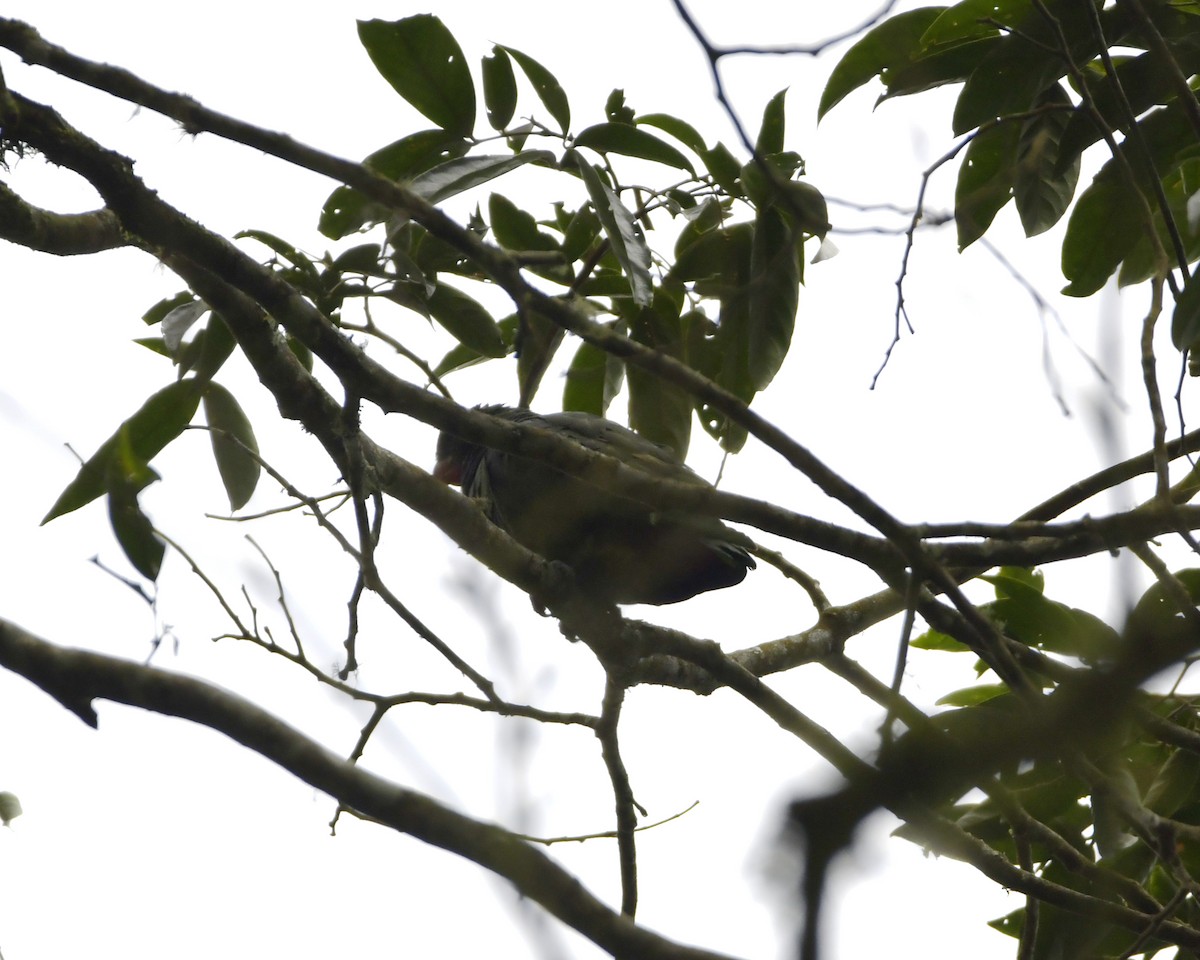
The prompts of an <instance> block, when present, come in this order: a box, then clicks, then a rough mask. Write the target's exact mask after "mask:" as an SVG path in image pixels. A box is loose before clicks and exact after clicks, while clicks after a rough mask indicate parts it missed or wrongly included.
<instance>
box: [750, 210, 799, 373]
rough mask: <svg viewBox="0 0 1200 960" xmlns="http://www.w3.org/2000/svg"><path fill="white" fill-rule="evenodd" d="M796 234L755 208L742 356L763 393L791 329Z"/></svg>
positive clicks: (771, 214) (796, 278)
mask: <svg viewBox="0 0 1200 960" xmlns="http://www.w3.org/2000/svg"><path fill="white" fill-rule="evenodd" d="M797 240H798V238H797V232H796V231H795V230H794V229H793V228H792V227H791V226H790V225H789V224H788V223H787V222H786V220H785V219H784V217H783V216H782V215H781V214H780V213H779V211H778V210H776V209H775V208H773V207H771V208H768V209H766V210H760V211H759V214H758V216H757V217H756V218H755V221H754V240H753V243H752V244H751V248H750V282H749V288H750V308H749V315H748V320H749V328H748V330H747V335H748V339H747V344H746V356H747V367H748V371H747V372H748V375H749V381H750V384H751V385H752V386H753V388H754V390H755V391H759V390H764V389H766V387H767V385H768V384H769V383H770V382H771V381H772V380H773V379H774V377H775V374H776V373H778V372H779V368H780V367H781V366H782V365H783V359H784V357H786V356H787V352H788V348H789V347H790V346H791V344H792V333H793V331H794V330H795V327H796V307H797V305H798V303H799V285H800V258H799V257H798V256H797V253H798V250H799V244H798V242H797Z"/></svg>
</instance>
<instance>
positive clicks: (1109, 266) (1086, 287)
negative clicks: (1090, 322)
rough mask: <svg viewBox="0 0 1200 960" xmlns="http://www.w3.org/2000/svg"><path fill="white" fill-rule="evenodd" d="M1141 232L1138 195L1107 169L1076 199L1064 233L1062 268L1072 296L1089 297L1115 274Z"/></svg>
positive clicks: (1067, 290)
mask: <svg viewBox="0 0 1200 960" xmlns="http://www.w3.org/2000/svg"><path fill="white" fill-rule="evenodd" d="M1140 232H1141V214H1140V208H1139V204H1138V201H1137V199H1136V198H1135V197H1134V196H1133V195H1131V193H1130V190H1129V187H1127V186H1126V185H1125V184H1124V183H1123V182H1122V181H1120V180H1119V179H1117V177H1116V175H1115V171H1114V175H1113V176H1106V175H1104V173H1101V175H1099V176H1097V177H1096V179H1095V180H1093V181H1092V184H1091V186H1089V187H1088V188H1087V189H1086V190H1084V191H1083V192H1082V193H1081V194H1080V195H1079V199H1078V200H1077V201H1076V202H1075V209H1074V210H1072V211H1071V216H1070V218H1069V219H1068V221H1067V232H1066V235H1065V236H1064V237H1063V245H1062V271H1063V276H1065V277H1066V278H1067V280H1068V281H1069V283H1068V284H1067V286H1066V287H1065V288H1064V289H1063V293H1065V294H1066V295H1067V296H1069V297H1088V296H1091V295H1092V294H1093V293H1095V292H1096V291H1097V290H1099V289H1100V288H1101V287H1103V286H1104V284H1105V283H1106V282H1107V281H1108V278H1109V277H1111V276H1112V275H1113V272H1114V271H1115V270H1116V269H1117V266H1118V265H1119V264H1120V263H1121V261H1122V260H1123V259H1124V258H1125V255H1126V254H1127V253H1128V252H1129V251H1130V250H1131V249H1132V248H1133V245H1134V244H1135V243H1136V242H1137V240H1138V237H1139V235H1140Z"/></svg>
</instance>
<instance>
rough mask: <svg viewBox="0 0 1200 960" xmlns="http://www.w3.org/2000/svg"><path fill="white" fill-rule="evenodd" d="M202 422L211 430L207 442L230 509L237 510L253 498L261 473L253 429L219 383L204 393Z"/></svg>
mask: <svg viewBox="0 0 1200 960" xmlns="http://www.w3.org/2000/svg"><path fill="white" fill-rule="evenodd" d="M204 419H205V420H207V421H208V425H209V427H211V428H212V430H211V431H210V433H209V439H210V440H211V441H212V451H213V457H214V458H215V459H216V461H217V470H218V472H219V473H220V474H221V483H222V484H224V486H225V493H226V495H227V496H228V497H229V509H230V510H240V509H241V508H242V507H244V506H245V505H246V504H247V502H248V501H249V500H250V497H251V496H253V494H254V488H255V487H257V486H258V478H259V475H260V474H261V473H262V466H261V464H260V463H259V462H258V460H257V459H255V458H254V457H253V456H252V454H255V453H258V440H257V439H255V436H254V428H253V427H252V426H251V425H250V419H249V418H248V417H247V416H246V414H245V411H243V410H242V407H241V404H239V403H238V402H237V398H235V397H234V395H233V394H232V393H230V392H229V391H228V390H226V389H225V388H224V387H223V386H221V385H220V384H219V383H209V385H208V386H207V387H206V388H205V390H204Z"/></svg>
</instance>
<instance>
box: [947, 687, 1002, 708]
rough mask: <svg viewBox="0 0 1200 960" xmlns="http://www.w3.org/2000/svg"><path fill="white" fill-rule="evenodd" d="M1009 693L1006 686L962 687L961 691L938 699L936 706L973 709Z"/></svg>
mask: <svg viewBox="0 0 1200 960" xmlns="http://www.w3.org/2000/svg"><path fill="white" fill-rule="evenodd" d="M1010 692H1011V690H1010V688H1009V687H1008V685H1007V684H1003V683H981V684H978V685H976V686H974V687H964V688H963V689H962V690H955V691H954V692H953V693H948V694H946V695H945V696H944V697H939V698H938V700H937V705H938V706H940V707H946V706H948V707H974V706H978V705H979V704H981V703H987V702H988V701H989V700H995V699H996V697H1002V696H1004V695H1005V694H1007V693H1010Z"/></svg>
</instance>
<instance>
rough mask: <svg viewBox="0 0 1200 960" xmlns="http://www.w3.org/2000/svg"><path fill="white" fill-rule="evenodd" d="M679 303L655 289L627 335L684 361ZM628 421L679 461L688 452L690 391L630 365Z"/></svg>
mask: <svg viewBox="0 0 1200 960" xmlns="http://www.w3.org/2000/svg"><path fill="white" fill-rule="evenodd" d="M679 308H680V303H679V302H676V301H674V300H672V298H671V297H670V296H668V295H667V293H666V292H665V291H663V290H661V289H660V290H657V291H655V296H654V303H653V304H652V305H651V306H649V307H643V308H642V309H641V310H639V311H638V312H637V315H636V316H635V317H634V319H633V321H632V323H631V324H630V336H631V337H632V338H633V339H634V340H636V341H637V342H638V343H641V344H644V345H645V346H647V347H650V348H651V349H654V350H657V351H658V352H660V353H663V354H666V355H667V356H670V357H674V358H675V359H677V360H682V361H684V362H686V360H687V358H686V356H685V349H686V335H685V331H684V327H683V325H684V323H685V322H687V321H688V320H690V319H691V316H690V314H689V315H685V316H686V317H687V320H685V318H684V317H681V316H680V314H679ZM627 376H628V379H629V425H630V426H631V427H632V428H633V429H634V430H636V431H637V432H638V433H640V434H641V435H642V436H643V437H645V438H646V439H647V440H652V441H654V442H655V443H658V444H662V445H663V446H666V447H669V448H670V449H671V450H673V451H674V452H675V454H676V455H677V456H678V457H679V460H680V462H682V461H683V460H684V458H685V457H686V456H687V450H688V444H689V442H690V439H691V432H692V407H693V402H692V398H691V395H690V394H688V393H687V392H686V391H685V390H682V389H680V388H679V387H677V386H675V385H674V384H673V383H669V382H667V381H666V380H664V379H662V377H660V376H658V375H657V374H655V373H653V372H651V371H649V370H644V369H642V368H641V367H637V366H630V367H629V368H628V370H627Z"/></svg>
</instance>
